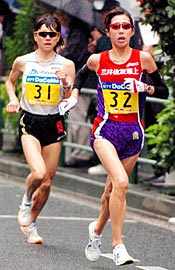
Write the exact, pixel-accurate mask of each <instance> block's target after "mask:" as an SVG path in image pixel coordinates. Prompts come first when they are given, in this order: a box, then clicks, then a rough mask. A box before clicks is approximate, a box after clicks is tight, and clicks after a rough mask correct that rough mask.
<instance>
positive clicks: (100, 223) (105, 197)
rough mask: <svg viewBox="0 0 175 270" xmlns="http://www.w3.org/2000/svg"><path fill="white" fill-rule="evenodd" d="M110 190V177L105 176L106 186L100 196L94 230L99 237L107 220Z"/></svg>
mask: <svg viewBox="0 0 175 270" xmlns="http://www.w3.org/2000/svg"><path fill="white" fill-rule="evenodd" d="M111 190H112V183H111V180H110V177H109V176H107V179H106V184H105V190H104V192H103V194H102V196H101V205H100V212H99V216H98V219H97V224H96V228H95V232H96V234H98V235H100V234H101V233H102V231H103V229H104V226H105V224H106V222H107V221H108V219H109V216H110V214H109V198H110V193H111Z"/></svg>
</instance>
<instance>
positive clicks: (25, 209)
mask: <svg viewBox="0 0 175 270" xmlns="http://www.w3.org/2000/svg"><path fill="white" fill-rule="evenodd" d="M31 206H32V204H22V205H21V206H20V209H19V212H18V222H19V224H20V226H28V225H30V224H31V222H32V221H31Z"/></svg>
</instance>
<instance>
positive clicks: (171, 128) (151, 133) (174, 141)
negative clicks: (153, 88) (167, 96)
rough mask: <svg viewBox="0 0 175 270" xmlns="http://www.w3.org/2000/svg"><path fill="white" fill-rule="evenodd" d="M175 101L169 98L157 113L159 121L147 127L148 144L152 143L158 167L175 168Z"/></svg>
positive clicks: (153, 156)
mask: <svg viewBox="0 0 175 270" xmlns="http://www.w3.org/2000/svg"><path fill="white" fill-rule="evenodd" d="M174 123H175V102H174V100H169V101H168V102H167V104H166V106H165V108H164V109H163V110H162V111H161V112H160V113H159V114H158V115H157V123H156V124H154V125H152V126H150V127H149V128H148V129H147V132H148V134H147V135H148V144H149V145H152V146H153V148H152V150H151V157H152V158H156V160H157V167H161V168H164V169H165V170H168V171H169V169H170V168H174V169H175V125H174Z"/></svg>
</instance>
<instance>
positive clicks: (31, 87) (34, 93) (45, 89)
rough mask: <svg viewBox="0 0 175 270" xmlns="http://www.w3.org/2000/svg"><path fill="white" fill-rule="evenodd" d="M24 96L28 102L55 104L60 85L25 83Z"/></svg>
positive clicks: (58, 97) (58, 95) (58, 96)
mask: <svg viewBox="0 0 175 270" xmlns="http://www.w3.org/2000/svg"><path fill="white" fill-rule="evenodd" d="M25 97H26V99H27V100H28V102H29V103H30V104H41V105H57V104H58V103H59V101H60V98H61V97H60V85H58V84H33V83H26V91H25Z"/></svg>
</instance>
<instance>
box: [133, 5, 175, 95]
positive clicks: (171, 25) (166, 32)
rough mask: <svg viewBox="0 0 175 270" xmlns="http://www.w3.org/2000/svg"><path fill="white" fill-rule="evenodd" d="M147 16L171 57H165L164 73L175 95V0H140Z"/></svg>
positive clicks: (163, 49) (147, 21)
mask: <svg viewBox="0 0 175 270" xmlns="http://www.w3.org/2000/svg"><path fill="white" fill-rule="evenodd" d="M138 1H139V2H140V3H141V4H140V6H141V10H142V12H143V13H144V16H145V23H149V24H150V25H151V26H152V29H153V30H154V31H157V32H158V33H159V36H160V45H161V48H162V51H163V52H164V54H166V56H169V58H167V57H166V58H165V59H166V60H165V63H164V70H163V73H164V74H165V75H166V77H167V78H168V86H170V87H171V89H172V95H173V97H175V80H173V78H174V70H175V49H174V40H175V0H163V1H162V0H155V1H152V0H138Z"/></svg>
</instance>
